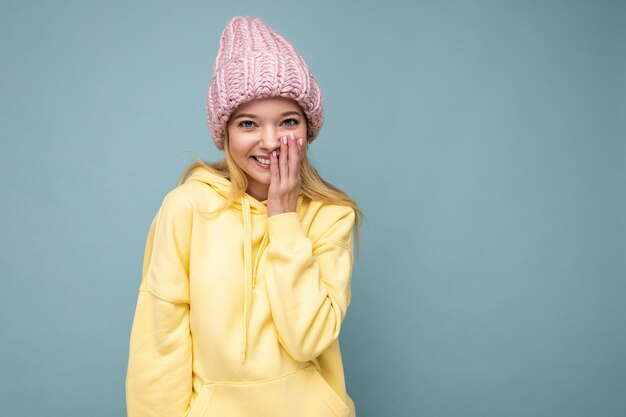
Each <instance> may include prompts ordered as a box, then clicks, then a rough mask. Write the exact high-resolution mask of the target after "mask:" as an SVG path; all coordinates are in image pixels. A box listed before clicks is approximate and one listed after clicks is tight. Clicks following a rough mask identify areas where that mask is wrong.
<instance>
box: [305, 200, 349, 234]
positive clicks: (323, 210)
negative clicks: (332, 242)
mask: <svg viewBox="0 0 626 417" xmlns="http://www.w3.org/2000/svg"><path fill="white" fill-rule="evenodd" d="M299 216H300V218H301V220H302V223H303V225H304V226H305V227H306V229H307V230H306V234H307V236H309V237H310V238H311V239H312V240H313V241H316V242H320V241H324V240H326V239H327V238H328V237H330V236H329V235H337V234H339V235H342V236H343V238H342V239H346V238H348V235H350V234H351V233H352V229H353V226H354V222H355V218H356V212H355V211H354V209H353V208H352V207H350V206H346V205H343V204H334V203H328V202H325V201H318V200H311V201H309V202H308V205H307V206H306V208H304V210H301V213H300V214H299Z"/></svg>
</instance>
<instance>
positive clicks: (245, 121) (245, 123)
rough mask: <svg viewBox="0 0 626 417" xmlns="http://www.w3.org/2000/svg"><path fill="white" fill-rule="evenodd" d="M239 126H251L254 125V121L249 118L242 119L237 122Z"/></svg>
mask: <svg viewBox="0 0 626 417" xmlns="http://www.w3.org/2000/svg"><path fill="white" fill-rule="evenodd" d="M239 126H241V127H253V126H254V122H253V121H251V120H244V121H243V122H241V123H239Z"/></svg>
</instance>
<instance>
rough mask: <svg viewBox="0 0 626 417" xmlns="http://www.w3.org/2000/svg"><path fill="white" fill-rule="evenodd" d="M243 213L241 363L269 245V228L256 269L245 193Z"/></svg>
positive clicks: (242, 203)
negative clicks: (262, 261)
mask: <svg viewBox="0 0 626 417" xmlns="http://www.w3.org/2000/svg"><path fill="white" fill-rule="evenodd" d="M241 207H242V210H241V215H242V217H243V291H244V293H243V340H242V342H241V363H243V362H245V360H246V354H247V353H248V326H249V318H248V315H249V313H250V309H251V307H252V289H254V285H255V284H256V273H257V267H258V265H259V260H260V259H261V254H262V253H263V250H264V249H265V246H267V244H268V242H267V236H268V232H267V229H266V230H265V234H264V235H263V240H262V241H261V245H260V246H259V250H258V252H257V256H256V259H255V260H254V269H253V268H252V267H253V265H252V214H251V212H250V201H248V198H247V197H246V196H245V195H243V196H242V197H241Z"/></svg>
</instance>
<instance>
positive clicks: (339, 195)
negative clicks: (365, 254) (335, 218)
mask: <svg viewBox="0 0 626 417" xmlns="http://www.w3.org/2000/svg"><path fill="white" fill-rule="evenodd" d="M228 143H229V140H228V131H226V132H225V133H224V159H223V160H221V161H218V162H206V161H204V160H202V159H201V158H200V157H199V156H198V155H196V161H195V162H193V163H191V164H190V165H189V166H188V167H187V168H186V169H185V171H184V172H183V174H182V175H181V176H180V178H179V180H178V185H181V184H182V183H184V182H185V180H186V179H187V177H188V176H189V174H191V172H192V171H193V170H194V169H196V168H198V167H204V168H206V169H208V170H209V171H211V172H212V173H214V174H216V175H219V176H221V177H223V178H226V179H227V180H229V181H230V183H231V184H232V186H231V189H230V193H229V194H228V198H227V199H226V201H225V202H224V204H223V205H222V207H221V208H220V210H223V209H226V208H228V207H230V206H231V205H232V204H233V203H234V202H235V201H237V200H239V198H241V196H242V195H243V194H244V193H245V192H246V190H247V189H248V178H247V177H246V174H245V172H244V171H243V170H242V169H241V168H240V167H239V166H238V165H237V164H236V163H235V161H234V159H233V158H232V156H231V155H230V150H229V146H228ZM300 190H301V191H302V193H303V194H304V196H305V198H307V199H309V200H316V201H323V202H327V203H331V204H339V205H344V206H349V207H352V209H353V210H354V211H355V214H356V218H355V231H356V243H357V253H358V250H359V231H360V228H361V223H362V221H363V218H364V217H365V215H364V214H363V212H362V211H361V209H360V208H359V206H358V205H357V203H356V202H355V201H354V200H353V199H351V198H350V197H349V196H348V195H347V194H346V193H344V192H343V191H341V190H340V189H339V188H337V187H335V186H334V185H332V184H330V183H329V182H327V181H325V180H324V179H323V178H322V177H321V176H320V175H319V173H318V172H317V170H316V169H315V167H314V166H313V164H312V163H311V161H310V160H309V158H308V157H307V154H306V153H305V155H304V158H303V159H302V161H301V162H300Z"/></svg>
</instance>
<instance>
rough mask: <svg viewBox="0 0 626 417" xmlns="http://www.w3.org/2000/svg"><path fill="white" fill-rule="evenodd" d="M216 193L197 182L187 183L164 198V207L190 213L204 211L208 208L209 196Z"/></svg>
mask: <svg viewBox="0 0 626 417" xmlns="http://www.w3.org/2000/svg"><path fill="white" fill-rule="evenodd" d="M212 193H214V192H213V191H212V190H211V189H210V187H206V186H204V185H203V184H201V183H199V182H197V181H187V182H184V183H182V184H180V185H177V186H176V187H174V188H172V189H171V190H170V191H168V192H167V193H166V194H165V196H164V197H163V203H162V205H163V207H166V208H169V209H170V210H174V211H180V212H188V213H189V214H191V213H192V212H193V211H198V210H200V211H202V210H203V209H206V207H205V206H207V204H208V203H207V195H210V194H212Z"/></svg>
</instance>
